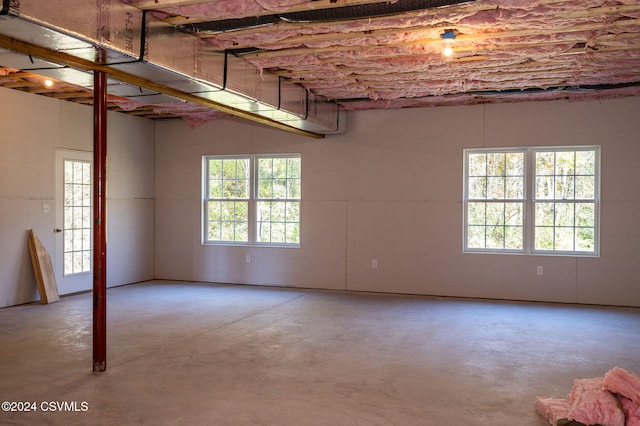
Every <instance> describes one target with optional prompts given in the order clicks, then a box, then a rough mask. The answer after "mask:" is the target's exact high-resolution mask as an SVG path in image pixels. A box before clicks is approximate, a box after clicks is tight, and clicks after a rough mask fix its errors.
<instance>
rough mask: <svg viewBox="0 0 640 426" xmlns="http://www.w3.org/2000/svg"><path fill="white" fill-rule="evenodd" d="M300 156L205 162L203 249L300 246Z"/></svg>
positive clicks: (205, 159)
mask: <svg viewBox="0 0 640 426" xmlns="http://www.w3.org/2000/svg"><path fill="white" fill-rule="evenodd" d="M301 186H302V174H301V158H300V154H277V155H238V156H225V155H211V156H205V157H203V243H204V244H249V245H252V244H255V245H278V246H282V245H284V246H299V245H300V199H301Z"/></svg>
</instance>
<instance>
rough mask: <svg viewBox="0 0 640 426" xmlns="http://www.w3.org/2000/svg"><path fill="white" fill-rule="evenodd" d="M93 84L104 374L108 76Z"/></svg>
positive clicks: (97, 318) (96, 317)
mask: <svg viewBox="0 0 640 426" xmlns="http://www.w3.org/2000/svg"><path fill="white" fill-rule="evenodd" d="M102 53H104V52H102ZM93 84H94V90H93V114H94V115H93V117H94V119H93V167H94V175H93V176H94V177H93V217H94V222H93V223H94V226H93V372H94V373H101V372H103V371H105V370H106V369H107V234H106V224H107V221H106V214H107V206H106V195H107V194H106V183H107V170H106V169H107V167H106V166H107V74H106V73H105V72H104V71H94V83H93Z"/></svg>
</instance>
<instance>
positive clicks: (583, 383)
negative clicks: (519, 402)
mask: <svg viewBox="0 0 640 426" xmlns="http://www.w3.org/2000/svg"><path fill="white" fill-rule="evenodd" d="M536 411H537V412H538V414H540V415H541V416H542V417H543V418H544V419H545V420H547V421H548V422H549V423H550V424H552V425H558V424H563V422H567V421H573V422H579V423H581V424H584V425H601V426H640V378H639V377H638V376H636V375H635V374H633V373H630V372H628V371H626V370H624V369H622V368H618V367H616V368H613V369H611V370H610V371H609V372H607V374H606V375H605V377H599V378H595V379H577V380H574V384H573V388H572V389H571V393H570V394H569V396H568V397H567V399H556V398H543V397H538V398H537V399H536Z"/></svg>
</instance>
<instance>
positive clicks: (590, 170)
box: [533, 149, 596, 253]
mask: <svg viewBox="0 0 640 426" xmlns="http://www.w3.org/2000/svg"><path fill="white" fill-rule="evenodd" d="M595 159H596V151H595V149H594V150H557V151H537V152H536V153H535V189H534V194H535V197H536V198H535V200H533V202H534V205H535V215H534V249H535V250H537V251H550V252H554V251H555V252H582V253H595V252H596V241H595V238H596V229H595V226H596V222H595V210H596V209H595V205H596V204H595V203H596V200H595V195H596V175H595V173H596V164H595ZM543 200H544V201H543Z"/></svg>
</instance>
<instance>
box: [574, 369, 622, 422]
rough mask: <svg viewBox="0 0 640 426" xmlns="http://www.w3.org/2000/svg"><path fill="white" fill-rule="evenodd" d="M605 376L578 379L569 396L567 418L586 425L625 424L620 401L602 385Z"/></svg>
mask: <svg viewBox="0 0 640 426" xmlns="http://www.w3.org/2000/svg"><path fill="white" fill-rule="evenodd" d="M602 382H603V378H601V377H599V378H595V379H577V380H574V382H573V389H572V390H571V393H570V394H569V398H567V400H568V402H569V412H568V413H567V418H568V419H569V420H576V421H578V422H580V423H583V424H585V425H602V426H625V425H624V423H625V419H624V412H623V411H622V408H621V405H620V402H619V401H618V399H617V398H616V397H615V396H614V395H613V394H612V393H611V392H609V391H607V390H606V389H605V388H604V386H603V385H602Z"/></svg>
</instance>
